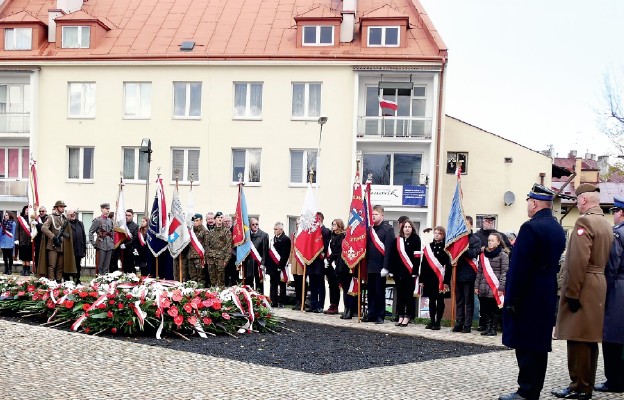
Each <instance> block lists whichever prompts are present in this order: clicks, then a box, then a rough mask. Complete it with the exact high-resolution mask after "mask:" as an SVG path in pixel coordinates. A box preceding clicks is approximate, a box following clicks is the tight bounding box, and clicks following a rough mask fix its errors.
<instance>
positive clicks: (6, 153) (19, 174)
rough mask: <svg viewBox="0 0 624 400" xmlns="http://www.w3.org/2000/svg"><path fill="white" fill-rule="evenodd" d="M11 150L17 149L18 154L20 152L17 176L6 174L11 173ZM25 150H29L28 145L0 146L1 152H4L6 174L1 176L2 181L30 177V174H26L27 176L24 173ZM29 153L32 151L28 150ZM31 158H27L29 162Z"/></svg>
mask: <svg viewBox="0 0 624 400" xmlns="http://www.w3.org/2000/svg"><path fill="white" fill-rule="evenodd" d="M9 150H17V154H18V164H19V168H18V170H17V176H6V175H8V174H9ZM24 150H29V147H28V146H25V147H19V146H0V152H4V175H5V176H0V181H7V180H9V181H11V180H18V181H19V180H21V179H28V178H29V174H26V176H24V174H23V172H24V171H23V167H24ZM28 154H30V151H29V152H28ZM29 161H30V160H26V162H27V163H29Z"/></svg>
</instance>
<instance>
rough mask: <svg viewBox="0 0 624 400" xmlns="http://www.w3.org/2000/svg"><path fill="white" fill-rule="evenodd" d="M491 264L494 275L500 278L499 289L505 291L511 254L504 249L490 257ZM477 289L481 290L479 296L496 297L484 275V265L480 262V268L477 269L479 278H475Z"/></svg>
mask: <svg viewBox="0 0 624 400" xmlns="http://www.w3.org/2000/svg"><path fill="white" fill-rule="evenodd" d="M490 265H491V266H492V271H494V275H496V277H497V278H498V282H499V285H498V290H500V291H501V292H504V291H505V282H506V280H507V270H508V269H509V256H508V255H507V253H505V252H504V251H501V252H500V253H499V254H498V255H497V256H495V257H492V258H490ZM475 289H478V290H479V294H478V295H479V297H494V293H492V288H490V285H488V283H487V279H485V276H484V275H483V266H482V265H481V263H479V269H478V270H477V279H476V280H475Z"/></svg>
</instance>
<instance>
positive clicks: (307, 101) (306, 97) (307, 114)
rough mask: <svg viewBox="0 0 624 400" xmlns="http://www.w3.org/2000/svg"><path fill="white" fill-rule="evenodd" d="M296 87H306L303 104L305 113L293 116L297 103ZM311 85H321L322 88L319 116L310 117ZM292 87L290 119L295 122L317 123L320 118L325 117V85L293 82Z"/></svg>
mask: <svg viewBox="0 0 624 400" xmlns="http://www.w3.org/2000/svg"><path fill="white" fill-rule="evenodd" d="M295 85H305V86H304V95H303V96H304V100H303V101H304V103H303V111H304V115H297V116H295V115H292V111H293V102H294V101H295ZM310 85H320V86H321V95H320V98H319V102H320V104H319V115H314V116H310ZM290 87H291V101H290V114H291V116H290V118H291V119H292V120H295V121H316V120H318V118H319V117H320V116H321V115H323V111H322V110H323V83H322V82H292V84H291V85H290Z"/></svg>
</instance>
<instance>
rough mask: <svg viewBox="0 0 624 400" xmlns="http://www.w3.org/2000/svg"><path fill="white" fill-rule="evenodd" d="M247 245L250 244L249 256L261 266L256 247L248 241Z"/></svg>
mask: <svg viewBox="0 0 624 400" xmlns="http://www.w3.org/2000/svg"><path fill="white" fill-rule="evenodd" d="M249 244H251V252H250V253H251V256H252V257H253V259H254V260H256V262H257V263H258V264H262V257H260V253H258V249H256V246H254V244H253V242H252V241H249Z"/></svg>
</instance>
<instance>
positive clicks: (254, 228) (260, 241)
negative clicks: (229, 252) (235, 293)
mask: <svg viewBox="0 0 624 400" xmlns="http://www.w3.org/2000/svg"><path fill="white" fill-rule="evenodd" d="M249 228H250V234H249V236H250V238H251V243H252V245H253V246H254V247H255V248H256V250H257V251H258V255H259V256H260V260H261V263H260V264H258V261H257V260H256V259H255V258H254V256H253V255H252V254H251V252H250V253H249V255H248V256H247V258H245V261H243V266H244V267H245V274H244V276H245V285H249V286H251V287H254V281H255V282H256V291H258V292H259V293H260V294H264V283H263V281H262V280H261V279H260V270H263V269H264V263H265V261H266V258H267V256H268V255H269V235H268V234H267V233H266V232H264V231H263V230H262V229H260V224H259V223H258V219H257V218H249Z"/></svg>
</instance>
